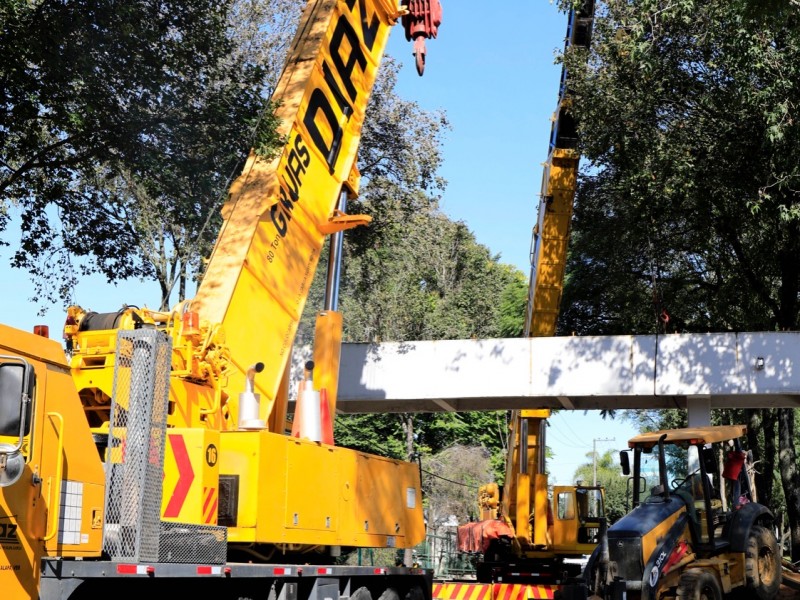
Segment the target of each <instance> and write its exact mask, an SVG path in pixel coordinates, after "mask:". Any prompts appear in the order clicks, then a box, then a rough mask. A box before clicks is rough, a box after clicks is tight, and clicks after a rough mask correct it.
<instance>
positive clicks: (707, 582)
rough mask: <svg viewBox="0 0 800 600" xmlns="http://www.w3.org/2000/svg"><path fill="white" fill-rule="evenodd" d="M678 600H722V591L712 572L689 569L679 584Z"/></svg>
mask: <svg viewBox="0 0 800 600" xmlns="http://www.w3.org/2000/svg"><path fill="white" fill-rule="evenodd" d="M676 600H722V589H720V587H719V581H717V578H716V576H715V575H714V574H713V573H711V572H710V571H706V570H704V569H689V570H687V571H684V572H683V574H682V575H681V579H680V581H679V582H678V593H677V595H676Z"/></svg>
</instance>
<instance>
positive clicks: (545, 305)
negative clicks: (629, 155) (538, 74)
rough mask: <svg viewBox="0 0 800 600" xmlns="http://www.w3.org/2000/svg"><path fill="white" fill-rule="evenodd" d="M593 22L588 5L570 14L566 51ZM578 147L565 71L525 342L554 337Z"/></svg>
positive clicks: (586, 37)
mask: <svg viewBox="0 0 800 600" xmlns="http://www.w3.org/2000/svg"><path fill="white" fill-rule="evenodd" d="M593 19H594V1H593V0H587V1H586V2H584V3H583V6H582V7H581V8H580V9H579V10H573V11H571V12H570V14H569V21H568V25H567V36H566V42H565V50H566V49H569V48H570V47H571V46H579V47H584V48H588V47H589V43H590V41H591V37H592V22H593ZM577 143H578V138H577V129H576V123H575V120H574V119H573V117H572V115H571V114H570V112H569V78H568V73H567V69H566V67H564V68H563V69H562V71H561V86H560V90H559V97H558V107H557V108H556V111H555V114H554V115H553V125H552V130H551V134H550V145H549V149H548V154H547V162H546V163H545V167H544V174H543V176H542V192H541V196H540V200H539V217H538V220H537V223H536V225H535V226H534V228H533V237H532V240H531V274H530V281H529V288H528V308H527V313H526V317H525V337H546V336H552V335H555V332H556V321H557V320H558V314H559V311H560V307H561V292H562V289H563V286H564V267H565V265H566V261H567V244H568V241H569V231H570V222H571V220H572V206H573V202H574V200H575V189H576V186H577V178H578V151H577V149H576V147H577Z"/></svg>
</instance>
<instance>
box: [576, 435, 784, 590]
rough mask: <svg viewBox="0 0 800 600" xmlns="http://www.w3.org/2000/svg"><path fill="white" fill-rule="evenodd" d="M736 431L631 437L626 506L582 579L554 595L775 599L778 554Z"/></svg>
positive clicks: (625, 459) (625, 458)
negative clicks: (736, 593) (737, 594)
mask: <svg viewBox="0 0 800 600" xmlns="http://www.w3.org/2000/svg"><path fill="white" fill-rule="evenodd" d="M745 433H746V428H745V426H743V425H726V426H716V427H696V428H688V429H676V430H665V431H656V432H651V433H644V434H641V435H638V436H636V437H634V438H632V439H631V440H630V441H629V442H628V450H626V451H623V452H622V453H620V457H621V464H622V471H623V474H625V475H629V476H630V479H629V489H630V490H631V491H632V496H631V498H632V506H633V509H632V510H631V512H629V513H628V514H627V515H625V516H624V517H623V518H622V519H620V520H619V521H617V522H616V523H614V524H613V525H612V526H610V527H609V528H608V530H607V532H606V534H605V536H604V537H603V539H602V540H601V544H600V545H599V546H598V547H597V550H596V551H595V552H594V553H593V554H592V556H591V558H590V559H589V562H588V563H587V566H586V568H585V571H584V576H583V580H582V581H579V582H577V583H576V584H575V585H570V586H568V587H567V588H566V589H564V594H563V597H564V598H569V599H571V600H576V599H579V598H580V599H585V598H587V595H590V596H591V598H598V599H599V598H602V599H604V600H612V599H614V600H615V599H618V598H627V599H629V600H667V599H670V600H688V599H690V598H691V599H696V598H699V599H702V600H720V599H721V598H723V597H724V596H725V595H727V594H728V593H730V592H733V591H743V592H744V594H745V597H747V598H754V599H759V600H771V599H772V598H775V597H776V596H777V594H778V591H779V588H780V584H781V553H780V550H779V547H778V543H777V540H776V538H775V535H774V533H773V530H772V525H773V515H772V513H770V511H769V510H768V509H767V508H766V507H765V506H763V505H761V504H759V503H758V502H757V498H756V490H755V487H754V485H753V482H752V478H751V474H752V465H751V464H750V462H751V461H750V458H751V457H750V455H749V454H748V453H746V452H744V451H743V450H742V447H741V444H740V438H741V437H742V436H743V435H744V434H745ZM631 458H632V459H633V460H632V462H633V465H632V467H633V468H632V469H631ZM720 467H721V468H720Z"/></svg>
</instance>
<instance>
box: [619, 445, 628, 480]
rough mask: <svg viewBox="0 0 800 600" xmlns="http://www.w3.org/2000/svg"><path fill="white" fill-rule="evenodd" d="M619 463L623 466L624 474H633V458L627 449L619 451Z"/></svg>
mask: <svg viewBox="0 0 800 600" xmlns="http://www.w3.org/2000/svg"><path fill="white" fill-rule="evenodd" d="M619 465H620V466H621V467H622V474H623V475H625V476H626V477H627V476H628V475H630V474H631V459H630V457H629V456H628V452H627V450H623V451H622V452H620V453H619Z"/></svg>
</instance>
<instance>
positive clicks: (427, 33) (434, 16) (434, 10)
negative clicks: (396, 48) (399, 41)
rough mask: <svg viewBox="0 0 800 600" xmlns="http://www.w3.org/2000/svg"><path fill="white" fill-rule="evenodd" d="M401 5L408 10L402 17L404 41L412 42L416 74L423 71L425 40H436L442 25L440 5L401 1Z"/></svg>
mask: <svg viewBox="0 0 800 600" xmlns="http://www.w3.org/2000/svg"><path fill="white" fill-rule="evenodd" d="M401 5H402V6H403V7H404V8H406V9H407V10H408V13H407V14H405V15H403V18H402V22H403V28H404V29H405V31H406V39H407V40H408V41H412V40H413V42H414V56H415V57H416V63H417V73H419V74H420V76H422V73H423V72H424V71H425V39H426V38H436V34H437V33H438V32H439V25H441V23H442V5H441V4H439V0H403V1H402V3H401Z"/></svg>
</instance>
